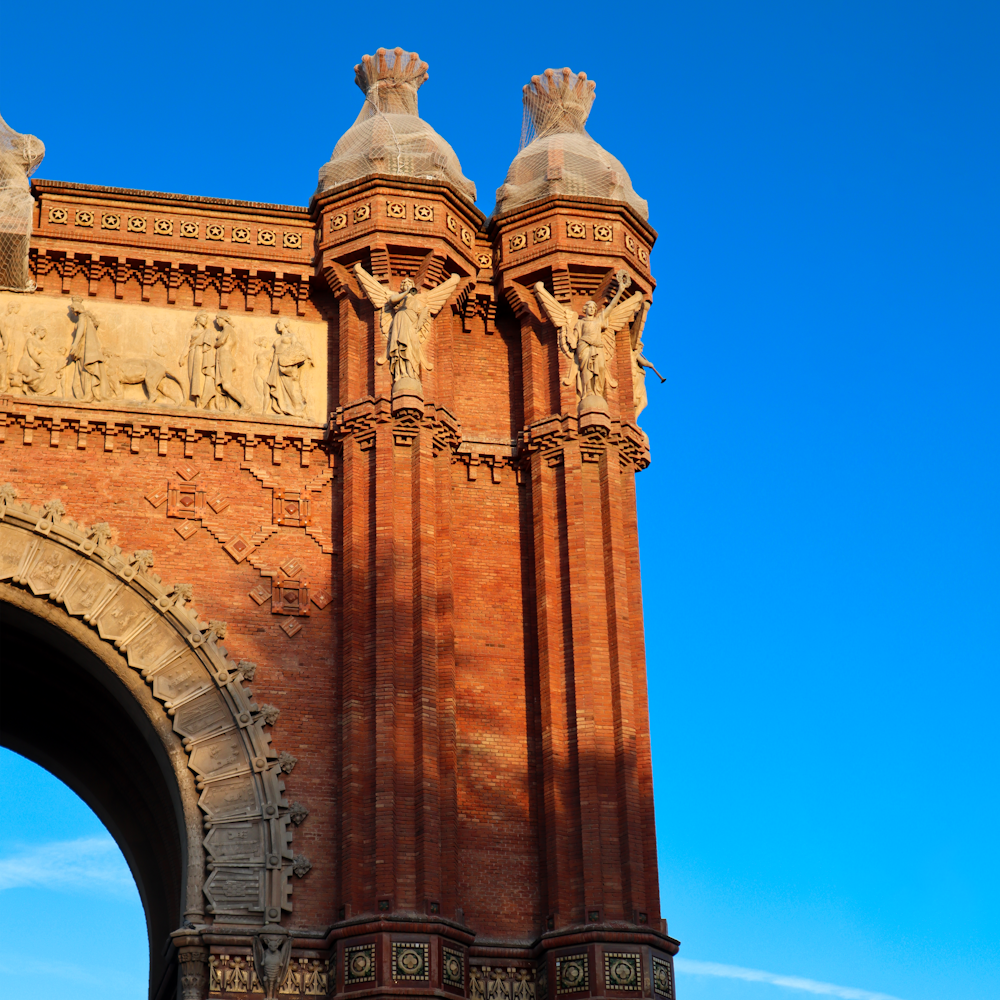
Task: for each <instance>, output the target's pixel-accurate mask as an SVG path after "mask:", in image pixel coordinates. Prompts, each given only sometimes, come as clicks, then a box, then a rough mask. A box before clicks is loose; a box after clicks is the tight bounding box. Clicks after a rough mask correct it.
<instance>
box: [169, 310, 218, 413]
mask: <svg viewBox="0 0 1000 1000" xmlns="http://www.w3.org/2000/svg"><path fill="white" fill-rule="evenodd" d="M215 340H216V334H215V330H213V329H212V328H211V327H210V326H209V325H208V313H207V312H200V313H198V314H197V315H196V316H195V318H194V326H193V327H192V328H191V334H190V337H189V340H188V346H187V350H186V351H185V352H184V353H183V354H182V355H181V357H180V360H179V361H178V362H177V363H178V364H179V365H183V364H184V363H185V362H187V372H188V398H189V399H190V400H192V402H193V403H194V405H195V406H196V407H198V409H201V410H206V409H208V406H209V403H211V401H212V400H213V399H214V398H215Z"/></svg>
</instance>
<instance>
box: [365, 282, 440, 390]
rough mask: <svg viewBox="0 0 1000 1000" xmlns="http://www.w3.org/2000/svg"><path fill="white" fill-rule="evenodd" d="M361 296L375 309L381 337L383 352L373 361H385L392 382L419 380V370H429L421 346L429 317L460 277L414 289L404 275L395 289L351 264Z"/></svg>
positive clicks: (437, 309) (426, 338) (428, 325)
mask: <svg viewBox="0 0 1000 1000" xmlns="http://www.w3.org/2000/svg"><path fill="white" fill-rule="evenodd" d="M354 274H355V275H356V276H357V279H358V281H359V282H360V283H361V287H362V288H363V289H364V292H365V295H367V296H368V299H369V301H370V302H371V304H372V305H373V306H374V307H375V308H376V309H377V310H378V311H379V327H380V328H381V330H382V336H383V337H384V338H385V353H384V354H382V355H380V356H379V357H377V358H376V359H375V362H376V364H380V365H384V364H385V363H386V361H388V362H389V372H390V374H391V375H392V382H393V385H394V386H395V384H396V383H397V382H399V381H400V380H401V379H413V380H414V381H417V382H419V381H420V373H421V371H422V370H423V369H425V368H426V369H427V371H433V370H434V366H433V365H432V364H431V363H430V361H429V360H428V359H427V356H426V354H425V352H424V345H425V344H426V343H427V340H428V338H429V337H430V334H431V319H432V317H434V316H436V315H437V314H438V313H439V312H440V311H441V309H442V308H443V306H444V304H445V302H447V301H448V298H449V296H450V295H451V293H452V292H453V291H454V290H455V286H456V285H457V284H458V282H459V280H460V276H459V275H457V274H452V275H449V277H448V278H446V279H445V280H444V281H442V282H441V284H439V285H437V286H436V287H434V288H430V289H426V288H417V287H416V286H415V285H414V284H413V282H412V280H410V278H404V279H403V280H402V282H401V283H400V286H399V291H398V292H393V290H392V289H391V288H390V287H389V286H388V285H383V284H381V283H380V282H379V281H378V280H377V279H376V278H374V277H372V275H370V274H369V273H368V272H367V271H366V270H365V269H364V268H363V267H362V266H361V265H360V264H355V265H354Z"/></svg>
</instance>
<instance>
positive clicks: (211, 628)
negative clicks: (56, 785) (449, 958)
mask: <svg viewBox="0 0 1000 1000" xmlns="http://www.w3.org/2000/svg"><path fill="white" fill-rule="evenodd" d="M16 497H17V491H16V490H15V489H14V487H13V486H12V485H11V484H9V483H5V484H2V485H0V630H2V631H0V640H2V644H3V664H2V667H3V669H2V670H0V685H2V687H0V694H2V698H0V704H2V708H0V732H2V741H3V743H4V745H6V746H8V747H9V748H10V749H12V750H15V751H16V752H18V753H21V754H22V755H24V756H25V757H27V758H29V759H31V760H34V761H35V762H37V763H39V764H40V765H41V766H42V767H45V768H46V769H47V770H49V771H51V772H52V773H53V774H54V775H56V776H57V777H59V778H60V779H61V780H63V781H64V782H65V783H66V784H67V785H69V787H70V788H72V789H73V790H74V791H76V792H77V794H78V795H80V797H81V798H82V799H83V800H84V801H85V802H86V803H87V804H88V805H90V806H91V808H92V809H93V810H94V811H95V813H96V814H97V815H98V816H99V817H100V819H101V820H102V821H103V822H104V823H105V825H106V826H107V828H108V829H109V831H110V832H111V834H112V836H113V837H114V838H115V840H116V841H117V842H118V844H119V846H120V848H121V849H122V852H123V854H124V855H125V858H126V860H127V862H128V864H129V866H130V868H131V870H132V874H133V876H134V878H135V881H136V885H137V888H138V890H139V894H140V898H141V900H142V903H143V906H144V909H145V912H146V920H147V929H148V938H149V955H150V981H149V996H150V1000H165V998H166V997H169V996H170V995H172V994H174V995H176V993H177V992H178V986H179V987H180V989H179V992H180V993H181V994H182V995H183V996H184V997H185V1000H187V998H188V997H192V998H193V997H196V996H200V995H202V994H203V992H204V985H205V981H206V979H207V974H208V949H207V947H206V946H205V941H204V938H203V937H202V933H203V932H205V931H208V930H211V931H212V932H213V933H214V934H216V935H218V934H223V935H227V934H228V935H236V936H237V937H245V936H246V935H247V934H248V933H249V934H253V933H255V928H257V929H260V928H270V931H269V933H272V934H273V933H274V931H276V930H277V931H281V928H280V926H279V924H280V921H281V919H282V916H283V914H284V913H285V912H287V911H290V910H291V899H290V896H291V885H290V879H291V875H292V872H293V866H294V865H295V864H298V863H299V859H298V858H296V857H295V856H293V854H292V851H291V839H292V835H291V829H290V826H289V824H290V823H291V821H292V820H291V815H290V809H289V805H288V802H287V801H286V799H285V798H284V782H283V781H282V780H281V778H282V775H283V773H286V772H288V771H291V769H292V768H293V767H294V765H295V758H294V757H293V756H292V755H290V754H287V753H282V754H281V755H279V754H278V753H277V752H276V751H275V750H274V749H273V747H272V746H271V738H270V734H269V733H268V732H267V731H265V729H264V726H265V725H266V724H268V722H269V718H270V715H271V713H274V714H275V715H276V710H275V709H273V708H272V707H271V706H258V705H257V704H256V702H255V701H254V700H253V692H252V691H251V690H250V689H249V688H248V687H245V686H244V680H247V679H252V676H253V672H254V670H255V665H254V664H252V663H248V662H246V661H240V662H239V663H237V662H235V661H233V660H231V659H230V658H229V655H228V652H227V650H226V649H225V647H223V646H222V645H220V644H219V643H218V640H219V639H221V638H222V637H223V636H224V635H225V632H226V624H225V623H224V622H221V621H216V620H212V621H208V622H204V621H201V620H200V618H199V616H198V614H197V612H196V611H195V610H194V609H193V608H191V607H188V601H189V600H190V599H191V596H192V595H191V588H190V587H189V586H186V585H183V584H177V585H173V586H167V585H165V584H164V583H163V582H162V581H161V579H160V577H159V576H158V575H157V574H155V573H153V572H152V570H151V567H152V565H153V553H152V552H150V551H148V550H137V551H135V552H133V553H132V554H131V555H126V554H124V553H123V552H122V550H121V548H120V547H118V546H113V545H111V544H109V543H110V537H111V534H112V532H111V529H110V528H109V526H108V525H107V524H104V523H103V522H102V523H99V524H95V525H92V526H90V527H89V528H87V527H84V526H81V525H80V524H78V523H77V522H76V521H74V520H71V519H69V518H64V517H63V515H64V513H65V508H64V507H63V504H62V503H61V501H59V500H52V501H49V502H47V503H45V504H43V505H42V506H41V508H37V507H34V506H32V505H31V504H30V503H26V502H21V503H15V502H14V501H15V498H16ZM270 721H273V719H270ZM302 860H304V859H302Z"/></svg>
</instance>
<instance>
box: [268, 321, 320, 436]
mask: <svg viewBox="0 0 1000 1000" xmlns="http://www.w3.org/2000/svg"><path fill="white" fill-rule="evenodd" d="M276 330H277V332H278V334H279V337H278V341H277V343H275V345H274V354H273V356H272V360H271V370H270V371H269V372H268V375H267V385H268V389H269V391H270V394H271V405H272V407H273V408H274V410H275V412H277V413H284V414H288V415H290V416H300V415H301V414H302V413H304V412H305V408H306V399H305V397H304V396H303V395H302V369H303V367H304V366H305V365H306V364H309V365H311V364H312V363H313V360H312V358H311V357H310V356H309V352H308V351H307V350H306V347H305V345H304V344H303V343H302V341H301V340H299V338H298V337H296V336H295V334H294V333H292V330H291V327H289V325H288V323H287V322H285V320H283V319H279V320H278V322H277V325H276Z"/></svg>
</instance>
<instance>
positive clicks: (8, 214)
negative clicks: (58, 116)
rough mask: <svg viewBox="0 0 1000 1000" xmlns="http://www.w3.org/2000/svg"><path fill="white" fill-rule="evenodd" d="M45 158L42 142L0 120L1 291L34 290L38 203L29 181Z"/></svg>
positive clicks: (0, 118)
mask: <svg viewBox="0 0 1000 1000" xmlns="http://www.w3.org/2000/svg"><path fill="white" fill-rule="evenodd" d="M44 156H45V146H44V145H43V144H42V142H41V141H40V140H39V139H36V138H35V136H33V135H21V133H20V132H15V131H14V130H13V129H12V128H11V127H10V126H9V125H8V124H7V123H6V122H5V121H4V120H3V118H2V117H0V289H3V290H4V291H8V292H32V291H34V290H35V283H34V281H32V279H31V269H30V268H29V267H28V249H29V245H30V242H31V216H32V214H33V211H34V207H35V200H34V198H32V197H31V184H30V183H29V181H28V178H29V177H30V176H31V175H32V174H33V173H34V172H35V170H36V169H37V168H38V164H39V163H41V162H42V157H44Z"/></svg>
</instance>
